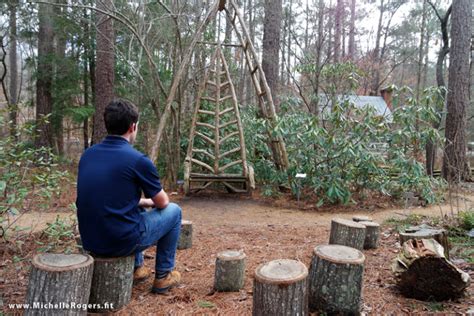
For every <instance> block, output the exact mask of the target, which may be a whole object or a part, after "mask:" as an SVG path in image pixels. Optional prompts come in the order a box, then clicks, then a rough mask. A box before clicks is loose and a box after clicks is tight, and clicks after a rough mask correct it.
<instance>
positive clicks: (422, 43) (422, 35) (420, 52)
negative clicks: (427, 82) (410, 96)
mask: <svg viewBox="0 0 474 316" xmlns="http://www.w3.org/2000/svg"><path fill="white" fill-rule="evenodd" d="M425 31H426V1H423V6H422V13H421V29H420V45H419V47H418V71H417V73H416V101H417V102H418V101H419V100H420V90H422V89H423V87H422V86H421V77H422V69H423V53H424V51H425Z"/></svg>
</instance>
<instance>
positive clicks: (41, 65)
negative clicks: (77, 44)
mask: <svg viewBox="0 0 474 316" xmlns="http://www.w3.org/2000/svg"><path fill="white" fill-rule="evenodd" d="M46 2H47V1H46ZM52 16H53V14H52V6H51V5H49V4H42V3H40V4H39V9H38V17H39V32H38V77H37V80H36V131H37V132H36V137H35V147H36V148H40V147H49V148H53V130H52V128H51V123H50V122H49V119H47V116H49V115H51V112H52V109H53V105H52V104H53V102H52V96H51V87H52V77H53V67H52V63H51V60H50V59H51V57H52V56H53V53H54V49H53V41H54V33H53V25H52Z"/></svg>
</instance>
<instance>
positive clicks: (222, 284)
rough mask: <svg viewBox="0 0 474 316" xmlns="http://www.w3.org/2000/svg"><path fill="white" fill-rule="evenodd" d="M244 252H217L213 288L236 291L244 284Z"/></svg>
mask: <svg viewBox="0 0 474 316" xmlns="http://www.w3.org/2000/svg"><path fill="white" fill-rule="evenodd" d="M245 258H246V255H245V253H243V252H241V251H236V250H226V251H222V252H219V253H218V254H217V258H216V270H215V277H214V289H215V290H216V291H219V292H236V291H239V290H240V289H241V288H242V287H243V286H244V281H245Z"/></svg>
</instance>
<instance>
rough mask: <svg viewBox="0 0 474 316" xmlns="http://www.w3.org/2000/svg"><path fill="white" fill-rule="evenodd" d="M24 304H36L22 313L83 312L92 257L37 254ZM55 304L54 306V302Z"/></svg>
mask: <svg viewBox="0 0 474 316" xmlns="http://www.w3.org/2000/svg"><path fill="white" fill-rule="evenodd" d="M31 263H32V269H31V273H30V280H29V283H28V290H27V294H26V303H27V304H30V306H33V307H37V308H32V309H27V310H25V315H86V314H87V308H84V306H87V302H88V301H89V293H90V288H91V281H92V272H93V267H94V265H93V263H94V259H93V258H92V257H91V256H89V255H86V254H69V255H66V254H54V253H43V254H37V255H36V256H34V257H33V260H32V262H31ZM56 304H57V305H56Z"/></svg>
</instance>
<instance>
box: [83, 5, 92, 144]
mask: <svg viewBox="0 0 474 316" xmlns="http://www.w3.org/2000/svg"><path fill="white" fill-rule="evenodd" d="M83 17H84V22H83V23H82V25H83V26H82V27H83V29H84V55H83V67H84V70H83V71H84V73H83V79H82V80H83V84H84V106H89V104H90V100H89V98H90V97H89V96H90V94H89V87H90V85H89V82H90V81H89V78H90V72H89V55H90V54H91V48H90V28H89V23H88V22H87V21H88V19H89V17H88V15H87V9H84V10H83ZM82 137H83V143H84V149H87V148H89V119H88V118H85V119H84V121H83V123H82Z"/></svg>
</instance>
